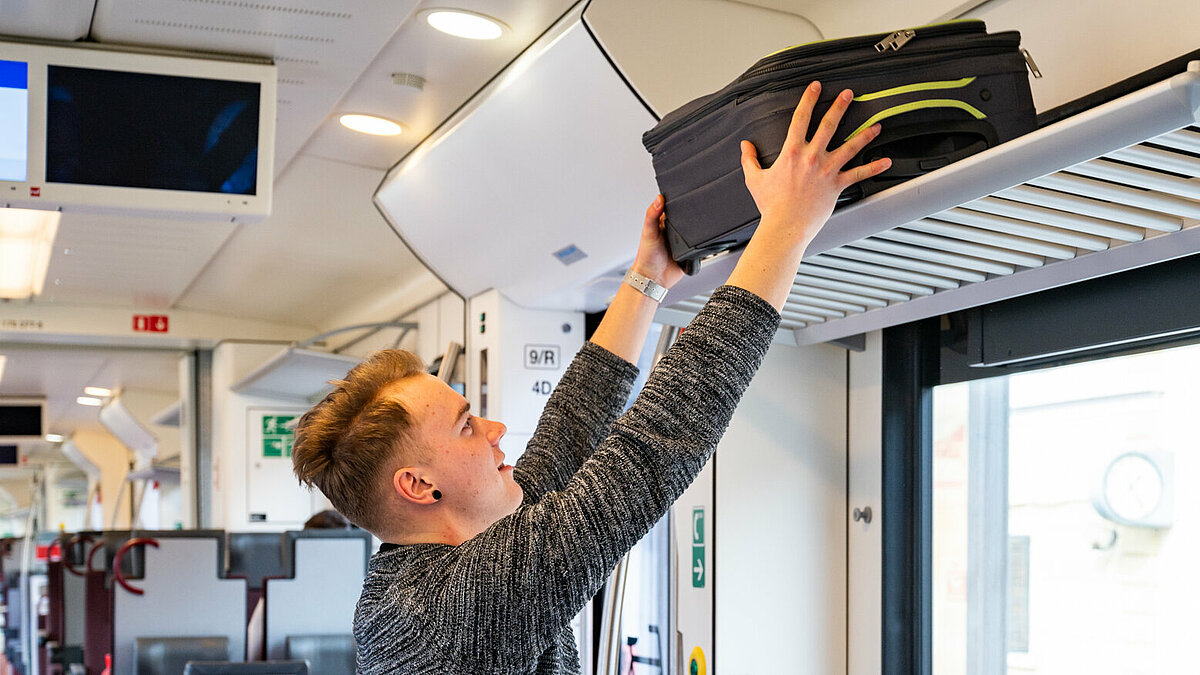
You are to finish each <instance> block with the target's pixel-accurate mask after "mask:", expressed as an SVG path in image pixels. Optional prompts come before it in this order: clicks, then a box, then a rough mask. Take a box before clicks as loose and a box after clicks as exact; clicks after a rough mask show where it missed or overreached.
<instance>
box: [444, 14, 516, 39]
mask: <svg viewBox="0 0 1200 675" xmlns="http://www.w3.org/2000/svg"><path fill="white" fill-rule="evenodd" d="M425 20H426V21H428V22H429V25H430V26H433V27H434V28H436V29H438V30H440V31H442V32H443V33H446V34H448V35H453V36H454V37H460V38H467V39H468V40H495V39H496V38H498V37H500V36H501V35H503V34H504V29H505V28H508V26H506V25H504V24H503V23H502V22H500V21H498V20H496V19H493V18H492V17H490V16H487V15H486V14H479V13H478V12H468V11H466V10H462V9H434V10H431V11H430V12H429V13H428V14H426V15H425Z"/></svg>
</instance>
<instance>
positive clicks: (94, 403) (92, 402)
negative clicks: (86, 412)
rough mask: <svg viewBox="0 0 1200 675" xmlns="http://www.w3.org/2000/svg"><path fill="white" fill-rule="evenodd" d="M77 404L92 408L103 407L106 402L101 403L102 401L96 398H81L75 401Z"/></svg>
mask: <svg viewBox="0 0 1200 675" xmlns="http://www.w3.org/2000/svg"><path fill="white" fill-rule="evenodd" d="M75 402H76V403H78V404H79V405H90V406H98V405H101V404H102V403H104V401H101V400H100V399H98V398H95V397H94V396H79V397H77V398H76V399H75Z"/></svg>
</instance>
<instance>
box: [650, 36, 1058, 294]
mask: <svg viewBox="0 0 1200 675" xmlns="http://www.w3.org/2000/svg"><path fill="white" fill-rule="evenodd" d="M1020 41H1021V36H1020V33H1017V32H1016V31H1009V32H1003V33H996V34H989V33H988V32H987V29H986V27H985V26H984V24H983V22H982V21H974V20H968V21H954V22H950V23H945V24H937V25H933V26H923V27H918V28H911V29H905V30H900V31H895V32H893V33H879V34H875V35H864V36H858V37H850V38H843V39H838V40H825V41H822V42H815V43H811V44H806V45H799V46H796V47H792V48H790V49H785V50H783V51H780V52H776V53H775V54H771V55H769V56H767V57H764V58H763V59H761V60H759V61H758V62H757V63H755V64H754V65H753V66H752V67H751V68H750V69H749V70H747V71H746V72H745V73H744V74H742V76H741V77H739V78H738V79H737V80H735V81H733V82H732V83H730V84H729V85H728V86H726V87H725V88H723V89H721V90H720V91H718V92H715V93H713V94H710V95H708V96H704V97H702V98H698V99H696V100H695V101H692V102H690V103H688V104H686V105H684V106H683V107H681V108H679V109H678V110H675V111H673V112H671V113H670V114H668V115H667V116H666V117H664V118H663V119H662V121H661V122H659V123H658V125H656V126H655V127H654V128H653V129H651V130H649V131H647V132H646V133H645V135H644V136H643V137H642V142H643V144H644V145H645V146H646V149H647V150H649V151H650V153H651V155H652V157H653V161H654V171H655V175H656V177H657V180H658V187H659V191H660V192H661V193H662V194H663V195H664V196H665V197H666V225H667V243H668V245H669V246H670V249H671V253H672V256H673V257H674V258H675V260H676V261H677V262H678V263H679V264H680V265H681V266H682V267H683V269H684V271H686V272H688V273H689V274H694V273H695V272H696V271H697V270H698V269H699V262H700V260H702V259H703V258H705V257H707V256H710V255H712V254H715V253H719V252H721V251H724V250H727V249H731V248H737V247H740V246H742V245H744V244H745V243H746V242H747V241H749V239H750V235H751V234H753V232H754V228H755V227H756V226H757V224H758V218H759V214H758V209H757V208H756V207H755V205H754V200H753V199H751V197H750V194H749V192H747V190H746V187H745V182H744V177H743V175H742V170H741V163H740V155H741V153H740V150H739V147H738V144H739V142H740V141H741V140H743V139H745V140H749V141H751V142H753V143H754V145H755V147H757V148H758V156H759V161H760V162H761V163H762V166H763V167H764V168H765V167H768V166H770V164H771V162H773V161H774V159H775V158H776V157H777V156H778V154H779V149H780V147H782V145H783V140H784V137H785V136H786V135H787V128H788V125H789V123H790V121H791V116H792V111H793V110H794V109H795V107H796V103H797V102H798V101H799V99H800V95H801V94H802V93H803V91H804V88H805V87H807V86H808V84H809V83H810V82H812V81H813V80H820V81H821V83H822V89H821V98H820V100H819V101H818V103H817V107H816V109H815V111H814V115H813V122H812V128H810V131H809V133H810V136H811V133H812V130H813V129H815V127H816V125H817V123H818V122H819V121H820V119H821V117H822V116H823V115H824V114H825V111H826V110H828V109H829V106H830V104H831V103H832V102H833V100H834V98H835V97H836V96H837V95H838V93H840V92H841V91H842V90H844V89H847V88H850V89H852V90H853V91H854V93H855V99H854V103H852V104H851V105H850V108H849V110H847V112H846V115H845V116H844V117H843V119H842V122H841V124H840V125H839V127H838V130H837V132H836V133H835V134H834V141H833V143H834V144H835V145H837V144H840V143H842V142H844V141H845V140H846V139H847V138H849V137H850V136H851V135H853V134H854V133H858V132H859V131H861V130H863V129H866V128H867V127H869V126H871V125H872V124H874V123H876V122H880V123H881V124H882V125H883V132H882V133H881V134H880V136H879V137H878V138H876V139H875V140H873V141H872V142H871V144H870V145H868V146H867V147H866V148H864V149H863V151H862V152H861V153H859V155H858V156H857V157H856V158H855V159H854V160H852V161H851V162H850V164H849V166H856V165H859V164H863V163H867V162H870V161H873V160H875V159H878V158H880V157H889V158H891V160H892V168H890V169H889V170H888V171H886V172H884V173H883V174H881V175H880V176H877V177H875V178H873V179H871V180H869V181H865V182H862V183H858V184H856V185H854V186H852V187H851V188H849V189H848V190H847V191H846V192H844V193H843V194H842V195H841V198H840V199H839V205H844V204H847V203H850V202H852V201H854V200H856V199H860V198H862V197H864V196H866V195H868V194H871V193H873V192H877V191H879V190H883V189H885V188H887V187H890V186H892V185H895V184H897V183H900V182H902V181H905V180H908V179H910V178H914V177H916V176H919V175H922V174H924V173H928V172H929V171H933V170H935V169H937V168H940V167H942V166H946V165H947V164H950V163H951V162H955V161H957V160H959V159H962V158H964V157H968V156H970V155H973V154H975V153H977V152H980V151H982V150H985V149H987V148H989V147H992V146H994V145H997V144H998V143H1003V142H1004V141H1006V140H1009V139H1011V138H1015V137H1016V136H1020V135H1021V134H1024V133H1027V132H1029V131H1032V130H1033V129H1034V128H1035V113H1034V108H1033V97H1032V95H1031V94H1030V91H1029V78H1028V74H1027V72H1026V66H1027V62H1026V56H1025V54H1024V53H1023V52H1022V51H1021V49H1020Z"/></svg>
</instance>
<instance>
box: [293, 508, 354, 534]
mask: <svg viewBox="0 0 1200 675" xmlns="http://www.w3.org/2000/svg"><path fill="white" fill-rule="evenodd" d="M351 527H354V525H353V524H351V523H350V521H349V520H348V519H347V518H346V516H343V515H342V514H340V513H338V512H337V511H334V510H333V509H325V510H324V511H318V512H316V513H314V514H312V517H311V518H309V519H308V520H306V521H304V529H306V530H348V529H350V528H351Z"/></svg>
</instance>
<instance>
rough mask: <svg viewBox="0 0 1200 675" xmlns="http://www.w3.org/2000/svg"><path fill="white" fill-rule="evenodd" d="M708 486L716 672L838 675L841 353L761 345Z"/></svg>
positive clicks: (842, 550) (842, 586)
mask: <svg viewBox="0 0 1200 675" xmlns="http://www.w3.org/2000/svg"><path fill="white" fill-rule="evenodd" d="M716 485H717V498H716V507H715V510H716V519H715V522H716V532H715V534H714V537H715V542H716V543H715V548H716V560H715V562H714V578H715V580H716V644H715V647H714V648H715V659H716V661H715V665H716V671H715V672H719V673H720V675H753V674H757V673H778V672H788V673H822V674H823V673H838V672H845V669H846V352H845V351H844V350H842V349H840V348H837V347H832V346H829V345H817V346H810V347H804V348H798V347H789V346H786V345H779V344H776V345H775V346H773V347H772V348H771V351H770V352H769V353H768V354H767V358H766V360H765V362H764V363H763V366H762V369H761V370H760V371H759V372H758V375H757V376H756V377H755V379H754V382H753V383H752V384H751V386H750V389H749V390H748V391H747V393H746V395H745V398H743V400H742V403H741V405H740V406H739V407H738V411H737V413H736V414H735V415H734V418H733V422H732V424H731V425H730V427H729V430H728V432H727V433H726V434H725V438H724V440H722V441H721V446H720V449H719V450H718V451H717V473H716Z"/></svg>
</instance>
